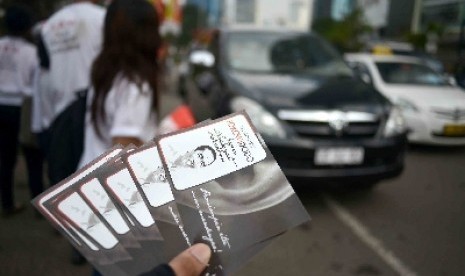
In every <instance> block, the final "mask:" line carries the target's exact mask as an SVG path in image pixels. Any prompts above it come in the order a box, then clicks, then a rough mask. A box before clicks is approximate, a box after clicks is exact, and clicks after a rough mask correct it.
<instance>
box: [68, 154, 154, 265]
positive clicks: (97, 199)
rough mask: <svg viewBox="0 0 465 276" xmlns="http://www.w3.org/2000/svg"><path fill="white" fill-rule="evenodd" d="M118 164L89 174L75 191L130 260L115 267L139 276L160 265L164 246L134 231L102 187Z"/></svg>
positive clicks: (132, 223)
mask: <svg viewBox="0 0 465 276" xmlns="http://www.w3.org/2000/svg"><path fill="white" fill-rule="evenodd" d="M118 163H120V162H115V163H113V164H111V165H109V166H106V167H105V166H104V167H102V168H100V169H99V170H97V171H95V172H94V173H93V174H91V176H92V177H90V178H88V179H86V180H84V181H81V182H80V183H78V184H77V185H76V190H77V192H78V193H79V195H81V196H82V197H83V199H84V200H85V201H86V202H87V203H88V204H89V205H90V206H91V207H92V209H93V210H94V212H95V213H96V215H97V216H98V217H99V218H100V219H101V220H102V221H103V223H105V224H106V225H107V227H108V228H109V229H110V230H111V232H112V234H113V235H114V236H115V237H116V238H117V239H118V241H119V242H120V243H121V245H122V246H123V247H124V248H125V250H126V251H127V252H128V253H129V255H130V256H131V260H127V261H126V260H123V261H120V262H118V266H119V267H121V268H122V269H123V270H124V271H128V272H129V273H130V274H140V273H142V272H145V271H147V270H149V269H150V268H152V267H153V263H154V262H157V261H159V262H161V261H163V259H162V258H161V257H160V253H159V252H161V251H163V245H162V244H161V243H162V242H161V241H160V239H159V236H156V238H157V239H156V243H155V244H154V243H152V242H150V241H147V237H148V236H149V235H147V234H145V235H144V233H142V230H141V229H138V228H137V226H136V225H137V223H134V222H133V220H131V218H130V217H131V215H128V213H125V211H124V208H123V207H122V206H120V205H118V204H117V203H115V202H116V201H115V200H114V199H113V198H112V197H111V195H110V193H109V192H107V190H106V189H105V188H104V187H103V185H102V182H103V181H105V179H106V176H108V175H109V174H111V171H112V170H114V169H113V168H114V167H115V166H116V165H117V164H118ZM120 164H121V163H120ZM150 236H152V234H150Z"/></svg>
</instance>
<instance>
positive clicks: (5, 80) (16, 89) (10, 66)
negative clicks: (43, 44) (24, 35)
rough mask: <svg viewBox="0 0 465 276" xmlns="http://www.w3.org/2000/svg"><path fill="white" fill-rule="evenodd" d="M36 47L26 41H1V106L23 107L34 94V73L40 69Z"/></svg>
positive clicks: (15, 39) (14, 39)
mask: <svg viewBox="0 0 465 276" xmlns="http://www.w3.org/2000/svg"><path fill="white" fill-rule="evenodd" d="M38 64H39V61H38V57H37V50H36V47H35V46H34V45H33V44H31V43H29V42H27V41H26V40H24V39H21V38H17V37H11V36H6V37H3V38H1V39H0V104H1V105H10V106H21V104H22V102H23V97H24V96H30V95H31V94H32V88H33V83H34V71H35V69H36V68H37V67H38Z"/></svg>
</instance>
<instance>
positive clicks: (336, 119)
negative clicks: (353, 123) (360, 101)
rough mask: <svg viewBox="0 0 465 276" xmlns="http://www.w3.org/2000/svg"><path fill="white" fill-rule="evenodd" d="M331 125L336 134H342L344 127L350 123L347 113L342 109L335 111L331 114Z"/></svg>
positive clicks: (329, 121)
mask: <svg viewBox="0 0 465 276" xmlns="http://www.w3.org/2000/svg"><path fill="white" fill-rule="evenodd" d="M328 123H329V126H330V127H331V128H332V129H333V130H334V132H335V134H336V136H338V137H340V136H342V133H343V132H344V129H345V128H346V127H347V125H348V124H349V123H348V122H347V119H346V114H345V113H344V112H341V111H333V112H331V113H330V114H329V120H328Z"/></svg>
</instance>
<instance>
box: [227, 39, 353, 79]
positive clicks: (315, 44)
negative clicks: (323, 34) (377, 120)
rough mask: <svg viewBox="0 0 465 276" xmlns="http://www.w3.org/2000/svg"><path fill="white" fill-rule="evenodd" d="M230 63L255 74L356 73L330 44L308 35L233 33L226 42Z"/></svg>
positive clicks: (240, 69)
mask: <svg viewBox="0 0 465 276" xmlns="http://www.w3.org/2000/svg"><path fill="white" fill-rule="evenodd" d="M226 64H227V65H228V66H229V68H231V69H233V70H236V71H247V72H255V73H274V72H278V73H287V72H290V73H311V74H316V75H325V76H333V75H338V76H341V75H344V76H350V75H351V74H352V72H351V70H350V68H349V67H348V66H347V65H346V64H345V63H344V61H343V60H342V58H341V57H340V55H339V54H338V53H337V52H336V51H335V50H334V49H333V48H332V47H331V46H330V45H329V44H328V43H326V42H325V41H323V40H322V39H319V38H317V37H314V36H311V35H304V34H284V33H273V32H269V33H258V32H245V33H231V34H230V35H229V36H228V38H227V41H226Z"/></svg>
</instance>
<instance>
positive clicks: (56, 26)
mask: <svg viewBox="0 0 465 276" xmlns="http://www.w3.org/2000/svg"><path fill="white" fill-rule="evenodd" d="M97 2H99V1H97V0H93V1H90V0H89V1H82V0H81V1H74V2H73V3H71V4H69V5H67V6H65V7H63V8H62V9H60V10H58V11H57V12H55V13H54V14H53V15H52V16H51V17H50V18H49V19H48V20H46V22H44V24H43V25H42V28H41V37H42V41H43V45H44V48H45V52H46V53H47V57H48V60H49V63H50V67H49V71H48V74H49V75H48V77H49V79H48V80H49V89H48V91H47V92H46V94H43V95H41V97H42V98H43V99H47V100H48V101H49V102H50V100H51V101H52V103H50V105H49V107H51V108H52V109H51V110H49V113H48V115H47V117H48V118H47V120H48V122H49V124H53V122H54V120H55V119H57V118H58V117H59V116H60V114H63V112H64V111H65V110H66V108H67V107H69V106H70V105H71V103H72V102H73V101H74V100H75V99H76V98H77V93H78V92H79V93H80V92H82V91H85V90H87V89H88V88H89V87H90V70H91V65H92V62H93V61H94V59H95V57H96V56H97V54H98V53H99V51H100V49H101V46H102V31H103V20H104V17H105V8H104V7H102V6H99V5H97V4H96V3H97ZM70 127H71V126H70ZM59 131H63V129H60V130H59ZM45 133H46V135H48V136H49V139H48V140H49V141H52V140H53V139H54V138H52V137H58V138H57V139H65V138H62V137H61V135H60V133H58V134H57V133H54V130H53V129H50V131H49V132H48V133H47V132H45ZM68 133H70V132H68ZM66 139H67V140H66V141H63V140H61V141H59V142H57V141H54V142H50V143H49V144H48V145H45V147H46V148H47V149H48V153H49V154H48V155H47V161H48V162H49V167H48V168H49V179H50V182H51V184H52V185H54V184H56V183H58V182H59V181H61V180H62V179H64V178H66V177H67V176H68V175H69V174H70V173H72V172H70V171H72V170H75V169H76V168H77V164H78V161H79V156H78V157H77V158H74V157H73V156H70V157H68V159H65V160H62V159H61V158H58V159H59V160H56V159H57V158H55V155H53V156H51V155H50V153H57V152H60V148H59V147H62V146H63V144H67V145H69V147H71V146H72V145H75V144H76V141H78V140H77V139H79V138H76V136H73V138H66ZM73 139H74V140H73ZM43 140H47V139H43ZM57 147H58V148H57ZM63 164H65V168H66V170H65V169H63V168H64V167H63V166H62V165H63Z"/></svg>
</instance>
